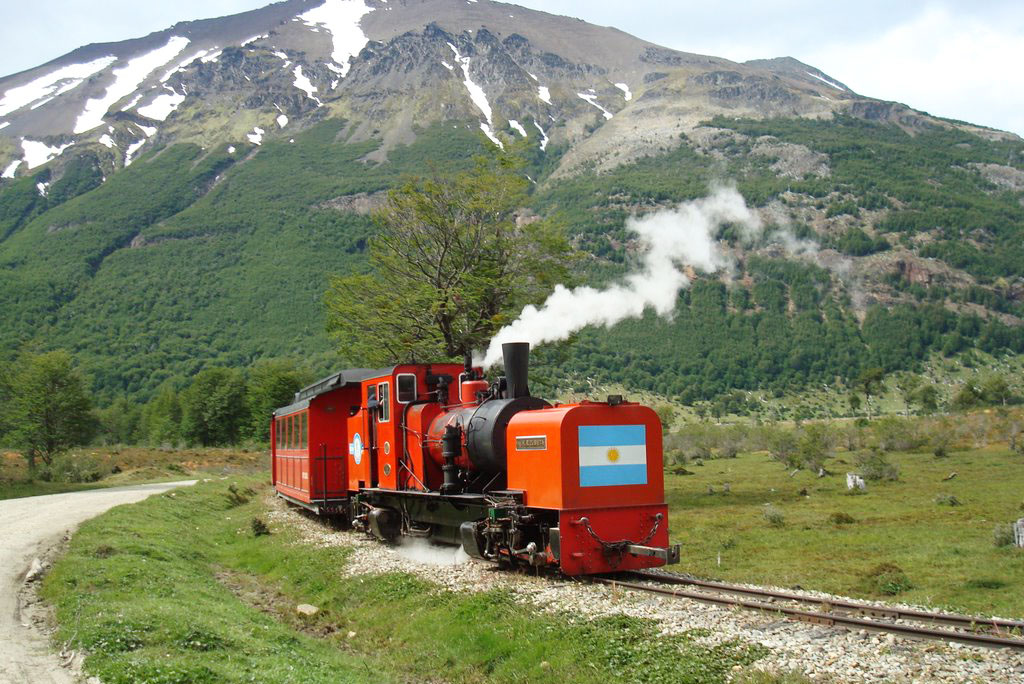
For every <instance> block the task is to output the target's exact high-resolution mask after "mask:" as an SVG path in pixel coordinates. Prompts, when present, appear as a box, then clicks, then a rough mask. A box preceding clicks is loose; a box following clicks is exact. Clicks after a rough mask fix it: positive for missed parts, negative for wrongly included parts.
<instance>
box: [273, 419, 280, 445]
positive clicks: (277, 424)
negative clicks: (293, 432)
mask: <svg viewBox="0 0 1024 684" xmlns="http://www.w3.org/2000/svg"><path fill="white" fill-rule="evenodd" d="M274 446H275V447H276V448H278V449H280V448H281V419H280V418H275V419H274Z"/></svg>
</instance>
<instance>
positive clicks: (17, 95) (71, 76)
mask: <svg viewBox="0 0 1024 684" xmlns="http://www.w3.org/2000/svg"><path fill="white" fill-rule="evenodd" d="M115 60H117V57H113V56H110V57H100V58H99V59H94V60H93V61H91V62H86V63H85V64H69V65H68V66H65V67H61V68H60V69H57V70H56V71H51V72H50V73H48V74H46V75H45V76H40V77H39V78H36V79H34V80H32V81H29V82H28V83H26V84H25V85H23V86H18V87H17V88H11V89H10V90H8V91H7V92H5V93H4V96H3V98H2V99H0V116H4V115H6V114H10V113H11V112H13V111H17V110H19V109H21V108H22V107H27V106H28V105H31V104H33V103H39V104H37V105H36V106H39V105H41V104H44V103H45V102H49V101H50V100H52V99H53V98H55V97H57V96H58V95H61V94H63V93H66V92H68V91H69V90H72V89H74V88H77V87H78V85H79V84H80V83H81V82H82V81H84V80H85V79H87V78H89V77H90V76H92V75H93V74H96V73H98V72H100V71H102V70H103V69H106V68H107V67H108V66H110V65H111V64H113V63H114V61H115Z"/></svg>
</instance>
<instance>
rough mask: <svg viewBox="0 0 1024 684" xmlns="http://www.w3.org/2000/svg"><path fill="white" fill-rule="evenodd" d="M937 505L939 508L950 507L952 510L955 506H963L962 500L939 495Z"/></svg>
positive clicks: (949, 495) (936, 500) (951, 496)
mask: <svg viewBox="0 0 1024 684" xmlns="http://www.w3.org/2000/svg"><path fill="white" fill-rule="evenodd" d="M935 503H936V504H937V505H939V506H949V507H951V508H952V507H953V506H963V503H962V502H961V501H960V499H958V498H956V497H955V496H953V495H952V494H939V495H938V496H937V497H935Z"/></svg>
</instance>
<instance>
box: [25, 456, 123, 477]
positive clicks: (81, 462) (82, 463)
mask: <svg viewBox="0 0 1024 684" xmlns="http://www.w3.org/2000/svg"><path fill="white" fill-rule="evenodd" d="M107 472H108V471H106V470H105V469H104V468H103V465H102V464H101V463H100V461H99V460H98V459H96V458H95V457H93V456H89V455H86V454H79V453H71V454H60V455H57V456H54V458H53V462H52V463H50V465H45V466H40V468H39V470H38V472H37V477H39V479H40V480H42V481H44V482H96V481H98V480H99V479H101V478H102V477H103V476H104V475H105V474H106V473H107Z"/></svg>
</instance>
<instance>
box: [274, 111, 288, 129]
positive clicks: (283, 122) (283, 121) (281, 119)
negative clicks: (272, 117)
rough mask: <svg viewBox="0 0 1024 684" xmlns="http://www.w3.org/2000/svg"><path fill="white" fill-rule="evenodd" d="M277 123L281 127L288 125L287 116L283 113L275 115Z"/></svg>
mask: <svg viewBox="0 0 1024 684" xmlns="http://www.w3.org/2000/svg"><path fill="white" fill-rule="evenodd" d="M277 125H278V126H280V127H281V128H284V127H285V126H287V125H288V117H287V116H285V115H284V114H281V115H279V116H278V117H277Z"/></svg>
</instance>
